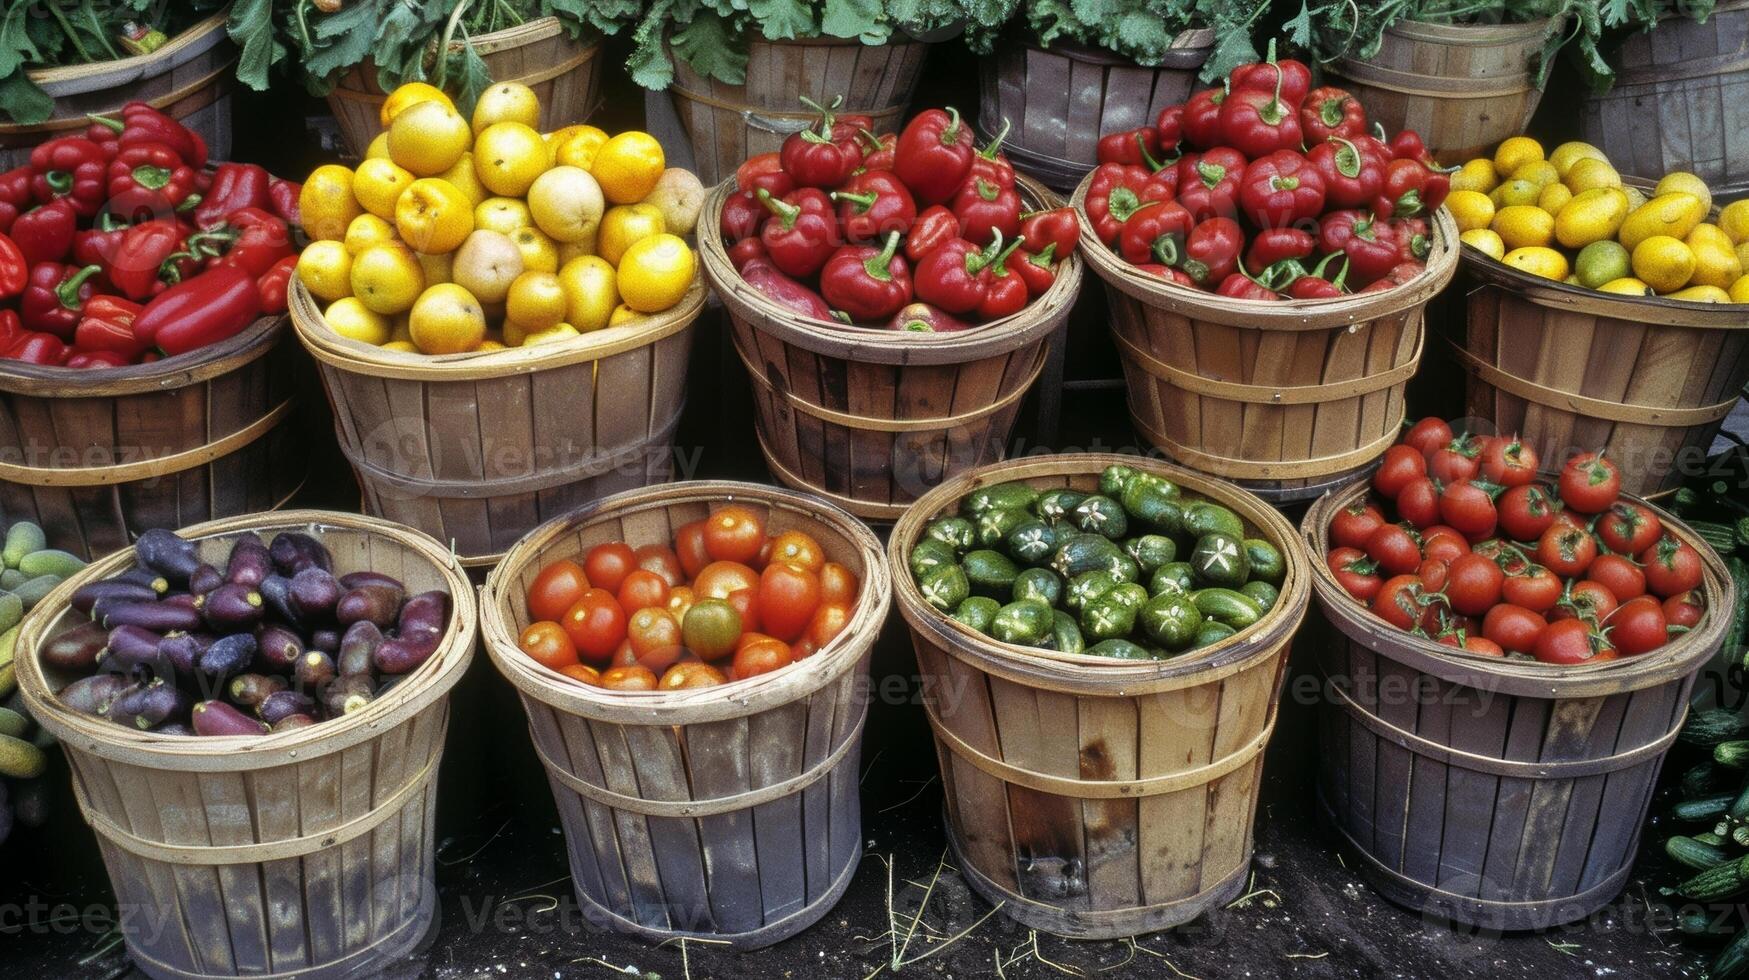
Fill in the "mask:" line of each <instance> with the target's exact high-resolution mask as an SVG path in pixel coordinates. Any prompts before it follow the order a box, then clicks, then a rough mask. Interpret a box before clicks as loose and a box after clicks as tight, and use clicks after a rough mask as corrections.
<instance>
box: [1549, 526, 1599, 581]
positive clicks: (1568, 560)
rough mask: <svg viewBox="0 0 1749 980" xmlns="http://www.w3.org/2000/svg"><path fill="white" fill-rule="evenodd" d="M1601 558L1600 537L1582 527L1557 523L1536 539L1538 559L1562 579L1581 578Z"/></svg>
mask: <svg viewBox="0 0 1749 980" xmlns="http://www.w3.org/2000/svg"><path fill="white" fill-rule="evenodd" d="M1596 557H1597V539H1595V538H1593V537H1592V536H1591V535H1590V534H1588V533H1587V532H1586V531H1585V530H1583V529H1582V528H1575V527H1567V526H1565V525H1553V526H1551V527H1550V528H1549V529H1548V530H1547V531H1544V532H1543V536H1542V537H1541V538H1538V539H1537V542H1536V560H1537V561H1538V562H1540V563H1541V564H1542V565H1543V566H1545V567H1546V568H1548V570H1549V571H1551V572H1554V573H1555V574H1556V575H1559V576H1560V577H1561V578H1579V577H1580V576H1582V575H1584V574H1585V570H1586V569H1588V568H1590V567H1591V562H1592V561H1593V560H1594V559H1595V558H1596Z"/></svg>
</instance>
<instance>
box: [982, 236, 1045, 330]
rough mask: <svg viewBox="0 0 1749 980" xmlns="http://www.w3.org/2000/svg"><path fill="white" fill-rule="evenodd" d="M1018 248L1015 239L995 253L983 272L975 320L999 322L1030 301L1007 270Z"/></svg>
mask: <svg viewBox="0 0 1749 980" xmlns="http://www.w3.org/2000/svg"><path fill="white" fill-rule="evenodd" d="M998 241H1000V239H998ZM1021 244H1022V243H1021V241H1020V239H1018V238H1016V239H1015V240H1014V241H1012V242H1009V243H1008V245H1007V246H1006V247H1004V248H1003V250H1002V251H1000V252H998V253H996V261H994V262H992V263H990V265H989V267H988V268H986V269H985V270H984V275H985V286H984V298H983V299H982V300H979V301H978V310H977V316H978V319H979V320H983V321H990V320H1000V319H1002V318H1003V317H1005V316H1013V315H1014V314H1016V313H1019V312H1020V311H1021V310H1024V309H1026V301H1027V300H1029V299H1031V298H1032V292H1031V290H1030V289H1028V288H1027V285H1026V280H1025V279H1024V278H1022V277H1021V275H1020V273H1018V272H1014V271H1012V270H1010V269H1009V268H1008V260H1009V259H1010V258H1012V257H1013V256H1014V255H1015V254H1016V253H1017V252H1018V251H1019V249H1020V246H1021Z"/></svg>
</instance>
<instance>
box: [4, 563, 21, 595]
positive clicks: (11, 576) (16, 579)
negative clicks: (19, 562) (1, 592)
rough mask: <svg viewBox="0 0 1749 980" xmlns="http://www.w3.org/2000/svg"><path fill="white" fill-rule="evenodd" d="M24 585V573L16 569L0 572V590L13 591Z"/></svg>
mask: <svg viewBox="0 0 1749 980" xmlns="http://www.w3.org/2000/svg"><path fill="white" fill-rule="evenodd" d="M23 584H24V573H23V572H21V571H19V570H18V569H16V568H8V569H7V570H5V571H4V572H0V589H6V590H7V591H11V590H13V589H16V588H18V587H19V586H21V585H23Z"/></svg>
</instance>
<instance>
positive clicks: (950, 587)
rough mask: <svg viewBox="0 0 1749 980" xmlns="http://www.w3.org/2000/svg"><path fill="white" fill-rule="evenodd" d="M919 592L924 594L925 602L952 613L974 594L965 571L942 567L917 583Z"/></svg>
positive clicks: (953, 566) (957, 567) (949, 566)
mask: <svg viewBox="0 0 1749 980" xmlns="http://www.w3.org/2000/svg"><path fill="white" fill-rule="evenodd" d="M917 590H918V591H919V592H922V593H923V601H925V602H927V603H929V604H930V605H932V606H934V607H935V608H937V609H939V610H941V611H942V612H951V611H953V610H954V609H956V608H958V607H959V604H960V603H962V602H964V601H966V597H967V596H969V595H971V594H972V583H971V580H970V579H968V578H967V577H966V570H965V569H963V568H961V567H959V566H958V565H942V566H941V567H940V568H936V569H934V570H932V571H931V572H929V574H927V575H925V576H924V577H923V578H922V580H921V581H919V582H918V583H917Z"/></svg>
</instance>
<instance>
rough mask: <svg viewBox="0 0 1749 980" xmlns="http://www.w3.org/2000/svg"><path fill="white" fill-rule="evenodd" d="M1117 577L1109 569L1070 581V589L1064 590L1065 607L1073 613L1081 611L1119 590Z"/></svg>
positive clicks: (1099, 569)
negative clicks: (1105, 595)
mask: <svg viewBox="0 0 1749 980" xmlns="http://www.w3.org/2000/svg"><path fill="white" fill-rule="evenodd" d="M1117 586H1118V581H1117V576H1116V575H1113V574H1111V572H1110V571H1109V570H1108V569H1104V568H1096V569H1094V570H1093V571H1091V572H1082V573H1081V574H1079V575H1077V576H1075V577H1074V578H1072V579H1070V580H1069V586H1068V588H1066V589H1064V590H1063V605H1065V606H1067V607H1068V608H1069V609H1070V610H1071V611H1080V610H1082V609H1085V608H1086V607H1087V604H1088V603H1089V602H1092V601H1093V600H1095V599H1097V598H1099V597H1100V596H1102V595H1104V594H1106V593H1107V592H1110V591H1111V590H1112V589H1115V588H1117Z"/></svg>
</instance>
